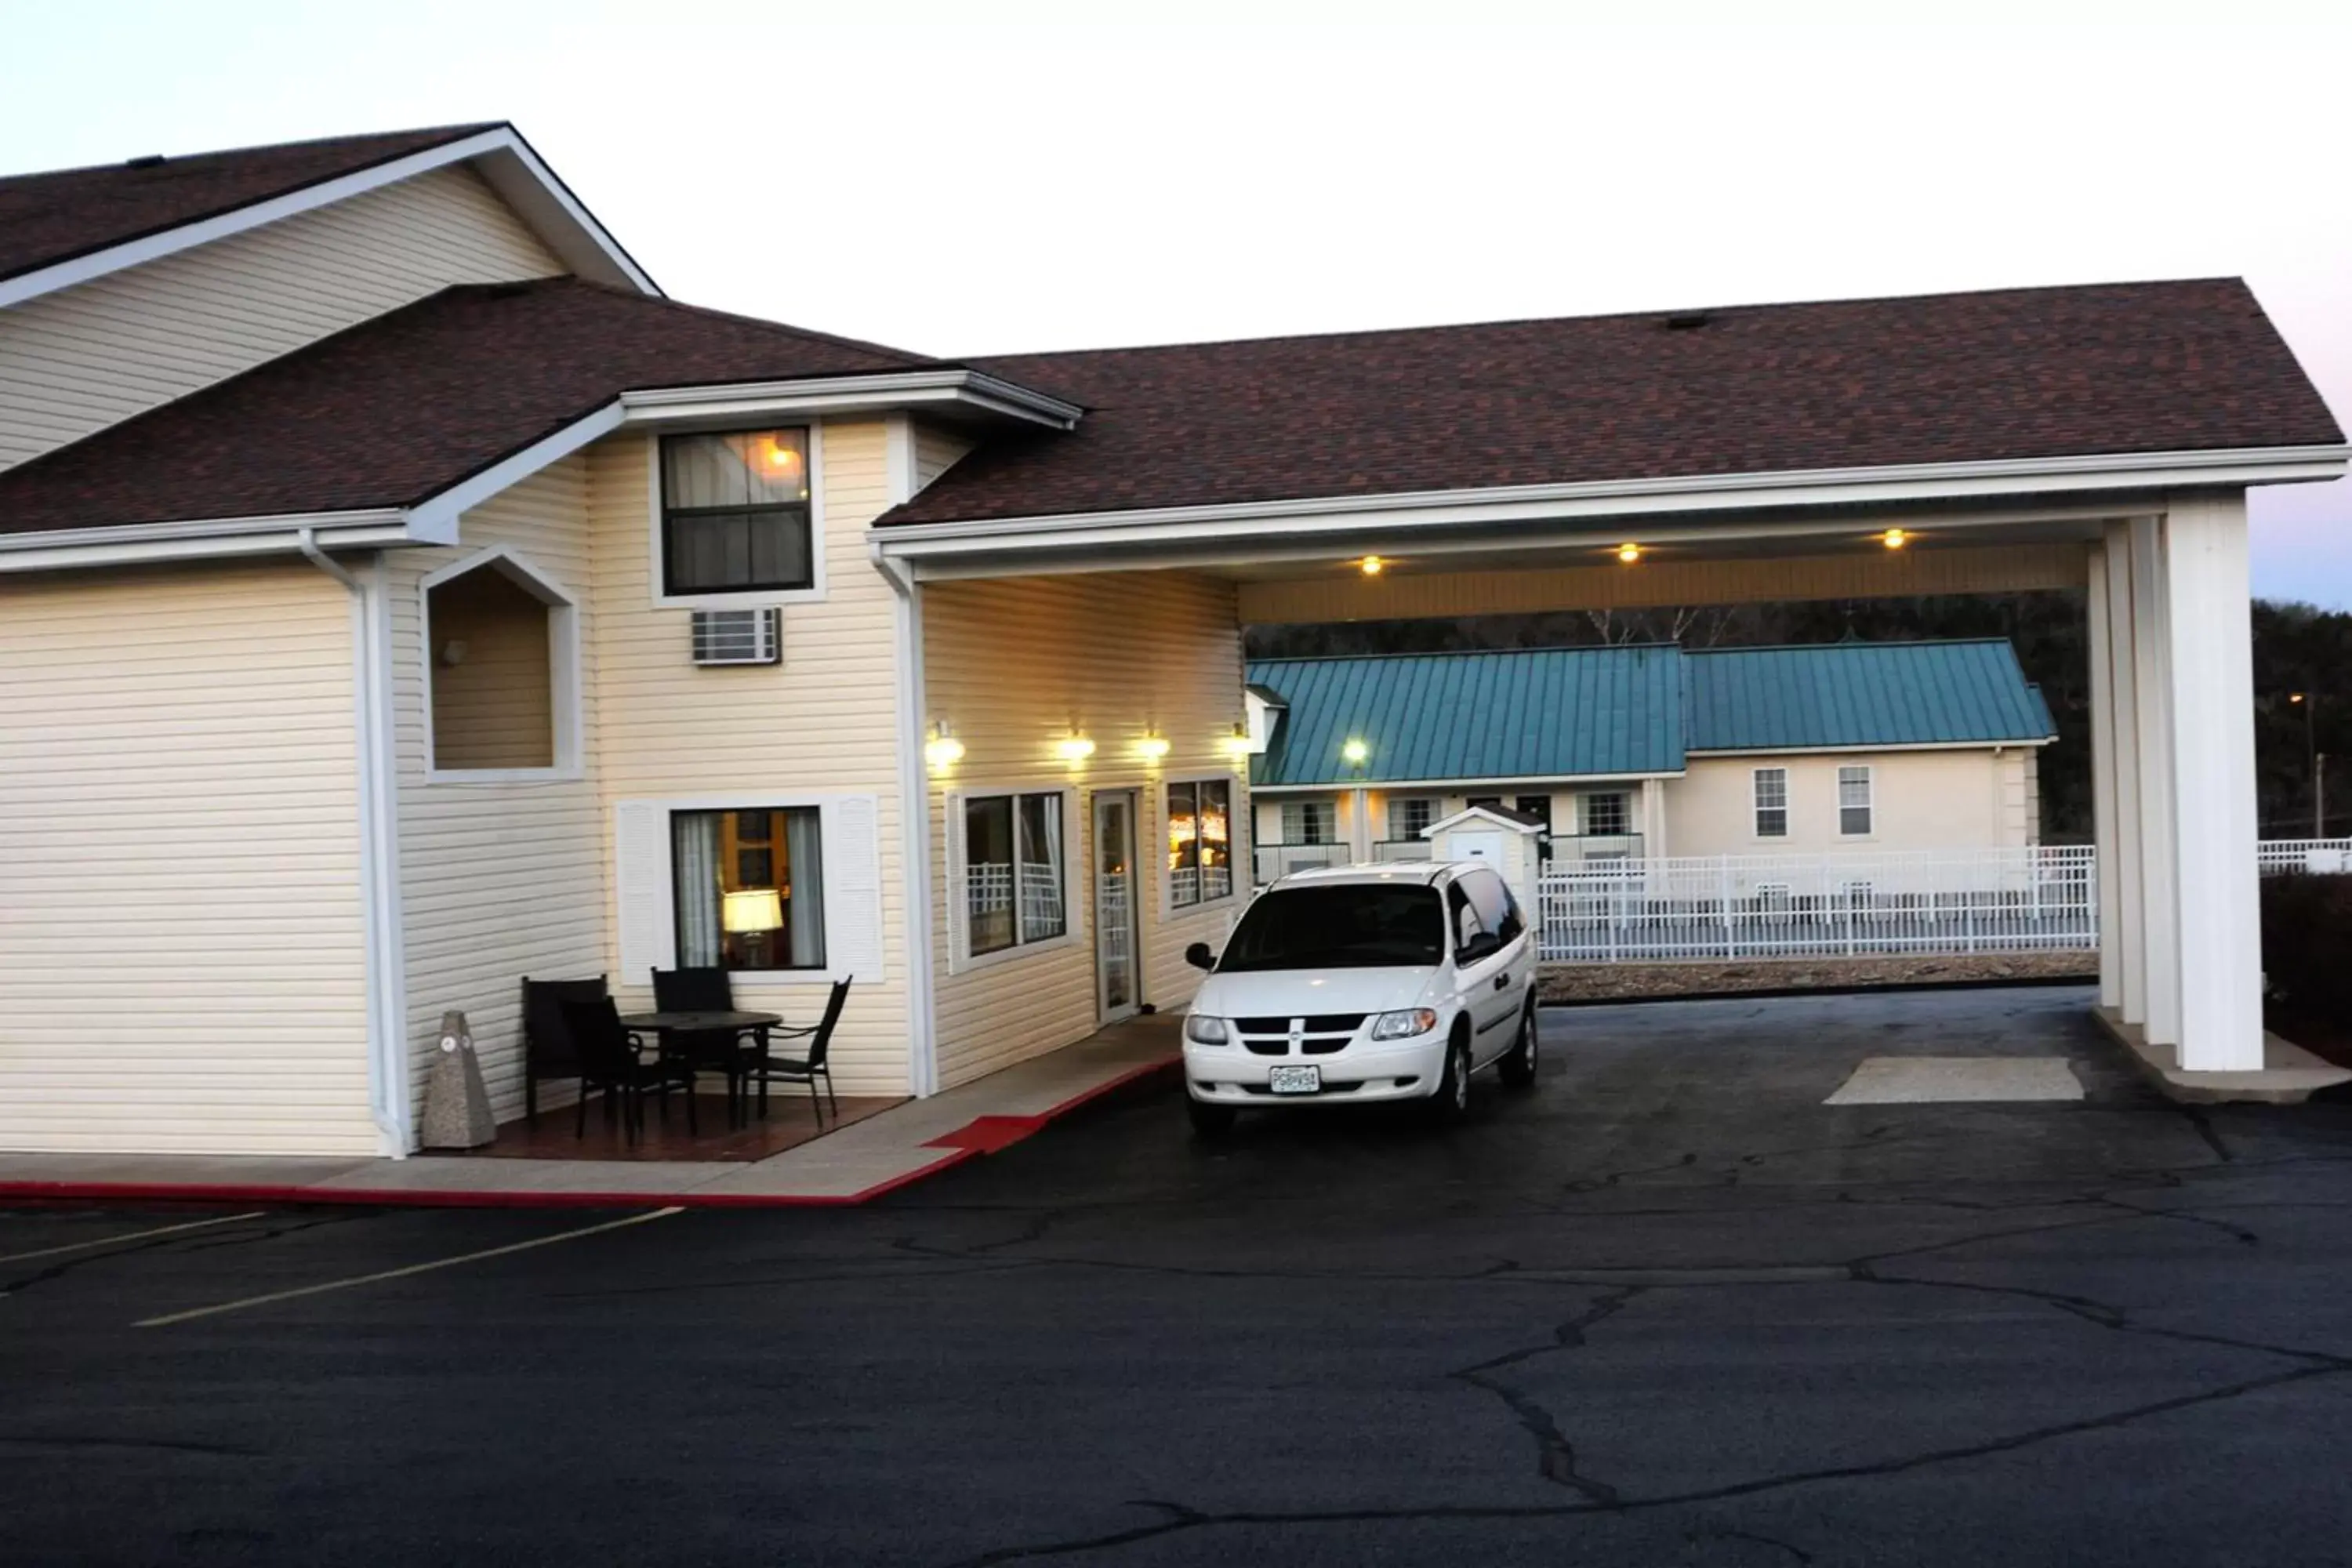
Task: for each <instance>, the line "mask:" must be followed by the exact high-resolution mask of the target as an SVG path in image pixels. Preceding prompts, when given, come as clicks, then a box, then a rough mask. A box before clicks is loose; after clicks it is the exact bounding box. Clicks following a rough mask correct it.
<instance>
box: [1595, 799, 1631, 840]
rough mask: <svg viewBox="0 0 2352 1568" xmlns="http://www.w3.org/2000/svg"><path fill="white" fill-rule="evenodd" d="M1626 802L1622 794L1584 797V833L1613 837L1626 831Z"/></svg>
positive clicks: (1627, 825) (1627, 814)
mask: <svg viewBox="0 0 2352 1568" xmlns="http://www.w3.org/2000/svg"><path fill="white" fill-rule="evenodd" d="M1627 805H1628V803H1627V801H1626V799H1625V796H1624V795H1622V794H1610V795H1586V796H1585V797H1584V831H1585V832H1586V833H1588V834H1591V835H1594V836H1596V837H1617V836H1619V835H1621V834H1623V833H1625V832H1626V831H1628V828H1629V823H1628V817H1629V816H1630V815H1631V814H1630V812H1629V811H1628V809H1627Z"/></svg>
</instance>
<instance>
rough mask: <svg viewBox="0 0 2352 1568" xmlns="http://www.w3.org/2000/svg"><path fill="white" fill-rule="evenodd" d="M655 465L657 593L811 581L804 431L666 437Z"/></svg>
mask: <svg viewBox="0 0 2352 1568" xmlns="http://www.w3.org/2000/svg"><path fill="white" fill-rule="evenodd" d="M661 468H662V583H663V587H664V591H665V592H667V593H670V594H744V593H760V592H778V591H782V590H786V589H793V588H809V587H814V585H815V582H816V577H815V552H814V542H813V540H812V537H811V529H810V523H809V466H808V432H807V431H806V430H747V431H731V432H729V433H727V434H724V435H709V436H665V437H662V444H661Z"/></svg>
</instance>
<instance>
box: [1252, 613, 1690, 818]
mask: <svg viewBox="0 0 2352 1568" xmlns="http://www.w3.org/2000/svg"><path fill="white" fill-rule="evenodd" d="M1679 658H1680V655H1679V653H1678V651H1677V650H1676V649H1675V648H1674V647H1580V648H1528V649H1511V650H1494V651H1485V652H1475V653H1438V654H1386V655H1380V656H1376V657H1373V658H1296V659H1268V660H1265V661H1264V662H1262V663H1255V664H1252V665H1251V666H1250V667H1249V672H1248V675H1247V677H1246V679H1247V680H1248V682H1249V684H1251V685H1253V686H1263V687H1266V688H1268V689H1272V690H1274V691H1277V692H1279V693H1281V694H1282V698H1283V700H1284V701H1285V702H1286V704H1287V705H1288V710H1287V712H1286V714H1285V715H1284V718H1283V721H1282V722H1281V724H1280V725H1279V726H1278V727H1277V728H1276V731H1275V735H1274V743H1273V744H1272V745H1271V746H1270V747H1269V748H1268V749H1267V751H1266V752H1265V755H1263V756H1261V757H1257V758H1255V759H1253V761H1252V764H1251V778H1252V781H1253V782H1254V783H1256V784H1324V783H1333V782H1339V783H1348V784H1384V783H1395V782H1400V781H1403V780H1417V779H1549V778H1568V777H1572V776H1575V775H1577V774H1591V773H1603V774H1607V773H1615V774H1623V773H1678V772H1680V771H1681V770H1682V765H1683V747H1682V722H1681V711H1682V687H1681V681H1680V679H1679V678H1678V676H1677V674H1676V669H1677V665H1678V661H1679ZM1350 740H1360V741H1362V742H1364V743H1365V745H1366V746H1367V747H1369V748H1370V755H1369V756H1368V757H1367V758H1366V759H1365V762H1364V763H1363V765H1362V766H1361V767H1357V766H1355V765H1353V764H1350V763H1348V762H1347V761H1346V760H1345V759H1344V758H1343V757H1342V756H1341V754H1340V748H1341V747H1342V746H1344V745H1345V744H1346V743H1347V742H1349V741H1350Z"/></svg>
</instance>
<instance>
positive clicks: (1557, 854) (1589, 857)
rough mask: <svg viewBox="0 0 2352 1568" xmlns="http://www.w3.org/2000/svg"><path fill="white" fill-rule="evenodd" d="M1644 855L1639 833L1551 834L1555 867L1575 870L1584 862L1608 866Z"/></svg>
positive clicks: (1586, 864)
mask: <svg viewBox="0 0 2352 1568" xmlns="http://www.w3.org/2000/svg"><path fill="white" fill-rule="evenodd" d="M1640 858H1642V836H1641V835H1640V834H1638V833H1555V834H1553V835H1552V836H1551V868H1552V869H1553V870H1555V871H1572V870H1575V869H1576V868H1578V867H1579V866H1580V865H1583V866H1607V865H1614V864H1616V863H1617V862H1619V861H1622V860H1639V859H1640Z"/></svg>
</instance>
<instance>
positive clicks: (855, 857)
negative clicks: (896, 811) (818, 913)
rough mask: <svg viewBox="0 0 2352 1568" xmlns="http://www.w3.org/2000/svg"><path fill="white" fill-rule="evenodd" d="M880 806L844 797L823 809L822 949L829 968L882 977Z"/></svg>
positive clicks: (866, 977)
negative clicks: (823, 947) (878, 818)
mask: <svg viewBox="0 0 2352 1568" xmlns="http://www.w3.org/2000/svg"><path fill="white" fill-rule="evenodd" d="M878 810H879V807H878V804H877V801H876V799H875V797H874V796H872V795H842V796H840V797H839V798H838V799H835V800H832V801H828V802H827V803H826V804H825V806H824V817H823V831H824V946H825V960H826V963H827V965H828V967H830V968H831V969H833V971H834V972H835V973H839V974H854V975H856V977H857V978H858V979H860V980H866V981H877V980H879V979H881V978H882V838H881V832H880V824H879V822H878V820H877V814H878Z"/></svg>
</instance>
